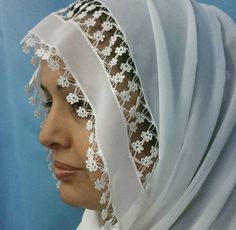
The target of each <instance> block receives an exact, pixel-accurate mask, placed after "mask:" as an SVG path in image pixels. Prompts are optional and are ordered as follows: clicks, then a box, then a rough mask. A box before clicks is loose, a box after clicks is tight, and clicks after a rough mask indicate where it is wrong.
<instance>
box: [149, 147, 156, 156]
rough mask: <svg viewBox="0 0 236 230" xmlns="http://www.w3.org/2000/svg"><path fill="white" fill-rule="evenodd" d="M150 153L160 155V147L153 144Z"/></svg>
mask: <svg viewBox="0 0 236 230" xmlns="http://www.w3.org/2000/svg"><path fill="white" fill-rule="evenodd" d="M150 153H151V154H152V157H157V156H158V148H157V147H154V146H152V147H151V150H150Z"/></svg>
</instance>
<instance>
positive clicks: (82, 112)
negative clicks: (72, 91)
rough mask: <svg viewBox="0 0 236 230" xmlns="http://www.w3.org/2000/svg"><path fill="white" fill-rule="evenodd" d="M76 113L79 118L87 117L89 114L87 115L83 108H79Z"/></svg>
mask: <svg viewBox="0 0 236 230" xmlns="http://www.w3.org/2000/svg"><path fill="white" fill-rule="evenodd" d="M76 112H77V114H78V116H79V117H82V118H85V117H87V116H88V114H89V113H88V112H87V111H86V109H85V108H83V107H81V106H80V107H79V109H77V110H76Z"/></svg>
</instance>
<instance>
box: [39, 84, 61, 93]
mask: <svg viewBox="0 0 236 230" xmlns="http://www.w3.org/2000/svg"><path fill="white" fill-rule="evenodd" d="M40 87H41V89H42V90H43V91H44V92H46V93H49V90H48V88H47V87H46V86H45V85H43V84H42V83H40ZM57 89H58V90H61V89H63V87H61V86H60V85H57Z"/></svg>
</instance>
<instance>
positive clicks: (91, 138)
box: [89, 132, 95, 144]
mask: <svg viewBox="0 0 236 230" xmlns="http://www.w3.org/2000/svg"><path fill="white" fill-rule="evenodd" d="M94 138H95V135H94V132H92V133H91V134H90V135H89V144H92V143H93V142H94Z"/></svg>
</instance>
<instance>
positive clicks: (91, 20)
mask: <svg viewBox="0 0 236 230" xmlns="http://www.w3.org/2000/svg"><path fill="white" fill-rule="evenodd" d="M84 24H85V25H86V26H87V27H89V26H95V24H96V22H95V20H94V19H92V18H89V19H87V20H86V21H85V22H84Z"/></svg>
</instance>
